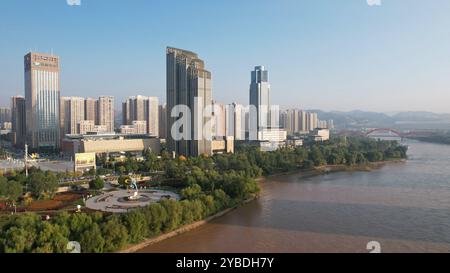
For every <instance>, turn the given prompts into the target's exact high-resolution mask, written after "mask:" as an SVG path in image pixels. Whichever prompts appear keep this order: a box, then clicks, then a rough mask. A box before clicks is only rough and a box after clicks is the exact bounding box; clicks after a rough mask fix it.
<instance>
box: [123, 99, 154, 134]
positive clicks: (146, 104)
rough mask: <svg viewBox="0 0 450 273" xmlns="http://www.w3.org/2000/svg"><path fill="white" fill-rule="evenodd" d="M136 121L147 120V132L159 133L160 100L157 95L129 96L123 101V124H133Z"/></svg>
mask: <svg viewBox="0 0 450 273" xmlns="http://www.w3.org/2000/svg"><path fill="white" fill-rule="evenodd" d="M134 121H145V122H146V129H145V134H148V135H151V136H155V137H158V135H159V100H158V98H157V97H145V96H136V97H129V98H128V99H127V100H126V101H125V102H124V103H122V122H123V125H132V124H133V122H134Z"/></svg>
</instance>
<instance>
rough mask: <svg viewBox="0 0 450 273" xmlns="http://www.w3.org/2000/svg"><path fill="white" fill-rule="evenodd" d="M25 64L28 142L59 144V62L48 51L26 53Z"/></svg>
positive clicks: (43, 146)
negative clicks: (46, 52) (43, 52)
mask: <svg viewBox="0 0 450 273" xmlns="http://www.w3.org/2000/svg"><path fill="white" fill-rule="evenodd" d="M24 64H25V103H26V124H27V125H26V128H27V142H28V145H30V147H31V148H32V149H51V150H54V149H58V148H59V146H60V117H59V115H60V110H59V108H60V62H59V57H57V56H54V55H49V54H41V53H34V52H31V53H28V54H27V55H25V57H24Z"/></svg>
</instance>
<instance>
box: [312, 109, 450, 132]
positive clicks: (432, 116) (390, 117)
mask: <svg viewBox="0 0 450 273" xmlns="http://www.w3.org/2000/svg"><path fill="white" fill-rule="evenodd" d="M310 111H314V112H317V114H318V116H319V119H321V120H329V119H332V120H334V124H335V126H336V128H337V129H355V128H356V129H359V128H377V127H378V128H381V127H389V128H401V129H445V130H448V129H450V114H437V113H432V112H398V113H393V114H385V113H377V112H366V111H360V110H356V111H350V112H341V111H332V112H324V111H321V110H310Z"/></svg>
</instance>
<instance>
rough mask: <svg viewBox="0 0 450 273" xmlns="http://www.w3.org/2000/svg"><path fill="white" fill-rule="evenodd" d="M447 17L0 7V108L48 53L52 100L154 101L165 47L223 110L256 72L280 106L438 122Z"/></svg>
mask: <svg viewBox="0 0 450 273" xmlns="http://www.w3.org/2000/svg"><path fill="white" fill-rule="evenodd" d="M449 12H450V1H448V0H382V5H381V6H369V5H368V4H367V3H366V0H198V1H196V0H172V1H167V0H131V1H124V0H82V3H81V6H68V5H67V3H66V0H39V1H36V0H2V1H1V3H0V59H1V65H0V92H1V98H0V105H7V104H9V97H10V96H11V95H15V94H22V93H23V56H24V55H25V54H26V53H27V52H28V51H30V50H37V51H39V52H50V51H51V49H53V51H54V53H55V54H57V55H59V56H60V57H61V62H62V95H63V96H69V95H78V96H99V95H114V96H116V100H118V101H119V102H120V101H122V99H123V98H124V97H125V96H130V95H137V94H142V95H152V96H158V97H160V99H161V100H162V101H165V47H166V46H175V47H179V48H184V49H188V50H192V51H195V52H197V53H198V54H199V55H200V57H201V58H202V59H204V60H205V61H206V66H207V68H208V69H209V70H210V71H211V72H212V73H213V96H214V98H215V99H216V100H218V101H220V102H224V103H229V102H232V101H238V102H241V103H248V88H249V81H250V71H251V70H252V68H253V67H254V66H255V65H265V66H266V67H267V68H268V69H269V72H270V81H271V84H272V100H273V102H274V103H277V104H281V105H284V106H298V107H301V108H305V109H312V108H320V109H324V110H351V109H361V110H372V111H396V110H430V111H436V112H450V103H449V102H450V16H449Z"/></svg>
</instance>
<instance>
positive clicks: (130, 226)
mask: <svg viewBox="0 0 450 273" xmlns="http://www.w3.org/2000/svg"><path fill="white" fill-rule="evenodd" d="M182 194H183V197H184V200H182V201H180V202H178V201H174V200H163V201H161V202H160V203H156V204H152V205H149V206H148V207H145V208H140V209H136V210H134V211H131V212H129V213H125V214H121V215H119V214H116V215H106V214H103V213H100V212H96V213H92V214H86V213H75V214H68V213H66V212H63V213H60V214H58V215H56V216H55V217H53V218H52V219H50V220H49V221H42V220H41V218H40V217H39V216H38V215H36V214H31V213H30V214H22V215H14V216H10V217H3V218H1V219H0V229H1V232H0V252H8V253H30V252H35V253H65V252H68V249H67V243H68V242H69V241H77V242H79V243H80V245H81V250H82V252H87V253H100V252H113V251H117V250H120V249H123V248H124V247H125V246H127V245H128V244H129V243H138V242H140V241H142V240H143V239H145V238H148V237H152V236H156V235H158V234H161V233H163V232H170V231H172V230H174V229H176V228H178V227H180V226H183V225H186V224H190V223H192V222H194V221H199V220H201V219H204V218H205V217H207V216H209V215H212V214H215V213H217V212H218V211H221V210H223V209H225V208H228V207H229V206H230V204H232V203H233V200H232V199H231V198H230V197H229V196H228V195H227V194H226V193H225V192H224V191H222V190H214V192H213V193H212V194H206V193H205V192H202V191H201V188H200V186H198V185H193V186H191V187H188V188H186V189H184V190H183V193H182Z"/></svg>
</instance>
